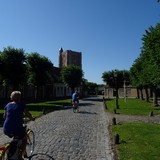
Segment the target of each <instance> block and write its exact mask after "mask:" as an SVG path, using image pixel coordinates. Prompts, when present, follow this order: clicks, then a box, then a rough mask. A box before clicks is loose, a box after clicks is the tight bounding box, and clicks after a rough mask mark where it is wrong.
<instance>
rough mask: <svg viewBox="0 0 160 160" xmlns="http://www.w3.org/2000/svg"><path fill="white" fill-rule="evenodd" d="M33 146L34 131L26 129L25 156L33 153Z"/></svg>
mask: <svg viewBox="0 0 160 160" xmlns="http://www.w3.org/2000/svg"><path fill="white" fill-rule="evenodd" d="M34 146H35V136H34V132H33V131H32V130H30V129H28V131H27V145H26V153H27V156H30V155H32V154H33V151H34Z"/></svg>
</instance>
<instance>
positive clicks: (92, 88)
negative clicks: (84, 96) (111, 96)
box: [86, 82, 98, 95]
mask: <svg viewBox="0 0 160 160" xmlns="http://www.w3.org/2000/svg"><path fill="white" fill-rule="evenodd" d="M86 87H87V91H88V94H90V95H92V94H97V92H98V90H97V87H98V85H97V83H93V82H86Z"/></svg>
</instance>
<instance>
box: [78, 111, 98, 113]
mask: <svg viewBox="0 0 160 160" xmlns="http://www.w3.org/2000/svg"><path fill="white" fill-rule="evenodd" d="M78 113H80V114H97V113H96V112H87V111H79V112H78Z"/></svg>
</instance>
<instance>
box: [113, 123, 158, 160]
mask: <svg viewBox="0 0 160 160" xmlns="http://www.w3.org/2000/svg"><path fill="white" fill-rule="evenodd" d="M112 132H113V134H119V135H120V144H118V150H119V156H120V160H159V157H160V152H159V150H160V145H159V144H160V125H159V124H147V123H128V124H123V125H116V126H113V127H112Z"/></svg>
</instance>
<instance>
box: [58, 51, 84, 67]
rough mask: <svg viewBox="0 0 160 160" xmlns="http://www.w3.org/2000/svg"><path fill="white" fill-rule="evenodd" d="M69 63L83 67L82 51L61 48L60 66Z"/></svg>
mask: <svg viewBox="0 0 160 160" xmlns="http://www.w3.org/2000/svg"><path fill="white" fill-rule="evenodd" d="M68 65H75V66H79V67H80V68H82V53H81V52H76V51H72V50H66V51H63V49H62V48H61V49H60V50H59V68H62V67H64V66H68Z"/></svg>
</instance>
